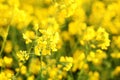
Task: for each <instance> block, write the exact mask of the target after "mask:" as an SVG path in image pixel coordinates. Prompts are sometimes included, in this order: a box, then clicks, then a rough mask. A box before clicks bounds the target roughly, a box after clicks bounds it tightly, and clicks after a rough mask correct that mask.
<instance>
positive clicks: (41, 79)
mask: <svg viewBox="0 0 120 80" xmlns="http://www.w3.org/2000/svg"><path fill="white" fill-rule="evenodd" d="M40 62H41V65H40V68H41V69H40V78H41V80H42V53H41V56H40Z"/></svg>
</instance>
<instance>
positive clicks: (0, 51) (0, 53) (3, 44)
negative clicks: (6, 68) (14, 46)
mask: <svg viewBox="0 0 120 80" xmlns="http://www.w3.org/2000/svg"><path fill="white" fill-rule="evenodd" d="M9 28H10V26H8V27H7V32H6V33H7V34H6V35H5V37H4V40H3V43H2V48H1V50H0V58H1V57H2V52H3V49H4V47H5V43H6V40H7V36H8V32H9Z"/></svg>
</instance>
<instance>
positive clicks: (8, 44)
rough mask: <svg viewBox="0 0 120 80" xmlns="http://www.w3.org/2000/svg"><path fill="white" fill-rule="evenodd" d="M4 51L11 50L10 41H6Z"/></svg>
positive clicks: (8, 51)
mask: <svg viewBox="0 0 120 80" xmlns="http://www.w3.org/2000/svg"><path fill="white" fill-rule="evenodd" d="M4 51H5V52H6V53H10V52H11V51H12V43H11V41H6V45H5V48H4Z"/></svg>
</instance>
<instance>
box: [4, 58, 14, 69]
mask: <svg viewBox="0 0 120 80" xmlns="http://www.w3.org/2000/svg"><path fill="white" fill-rule="evenodd" d="M3 60H4V63H5V65H6V66H8V67H9V66H11V65H12V62H13V59H12V58H11V57H7V56H5V57H4V58H3Z"/></svg>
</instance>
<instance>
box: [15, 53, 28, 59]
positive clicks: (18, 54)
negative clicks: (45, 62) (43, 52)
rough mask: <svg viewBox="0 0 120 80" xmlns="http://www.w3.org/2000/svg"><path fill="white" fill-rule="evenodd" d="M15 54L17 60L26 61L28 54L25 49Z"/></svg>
mask: <svg viewBox="0 0 120 80" xmlns="http://www.w3.org/2000/svg"><path fill="white" fill-rule="evenodd" d="M16 55H17V57H18V60H19V61H26V60H28V59H29V54H28V53H27V52H26V51H19V52H17V53H16Z"/></svg>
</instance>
